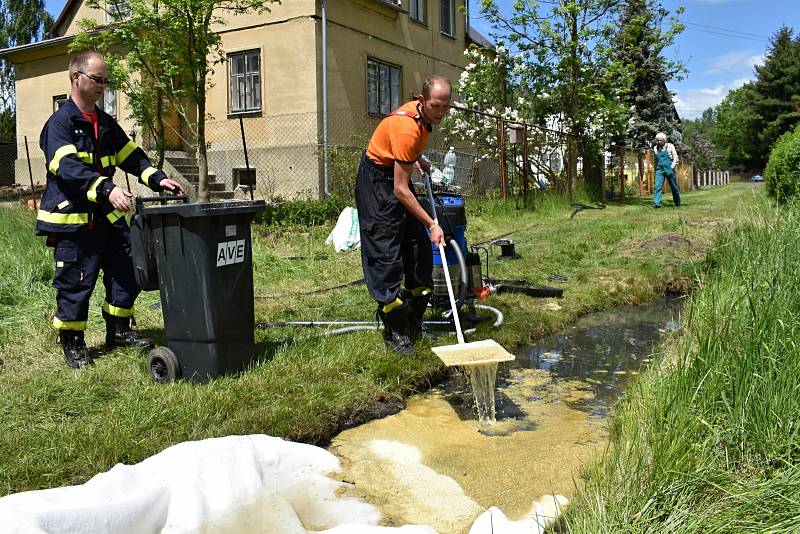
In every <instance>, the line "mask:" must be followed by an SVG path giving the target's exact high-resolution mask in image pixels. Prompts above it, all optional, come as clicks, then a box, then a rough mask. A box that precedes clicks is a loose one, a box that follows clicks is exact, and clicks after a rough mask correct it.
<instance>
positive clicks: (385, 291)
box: [356, 75, 451, 355]
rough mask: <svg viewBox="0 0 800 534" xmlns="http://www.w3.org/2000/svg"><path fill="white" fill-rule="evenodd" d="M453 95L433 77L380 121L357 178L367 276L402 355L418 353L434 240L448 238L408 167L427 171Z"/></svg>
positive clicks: (387, 336)
mask: <svg viewBox="0 0 800 534" xmlns="http://www.w3.org/2000/svg"><path fill="white" fill-rule="evenodd" d="M450 93H451V88H450V82H449V81H448V80H447V78H445V77H443V76H438V75H431V76H428V78H427V79H426V80H425V83H424V84H423V86H422V94H421V95H420V96H419V98H418V99H417V100H414V101H412V102H408V103H406V104H404V105H403V106H401V107H400V108H399V109H397V110H395V111H394V112H392V113H391V114H390V115H389V116H387V117H386V118H384V119H383V120H382V121H381V122H380V124H378V127H377V128H376V129H375V132H373V134H372V137H371V139H370V141H369V145H368V146H367V149H366V151H365V152H364V155H363V156H362V158H361V164H360V166H359V169H358V177H357V178H356V206H357V207H358V221H359V225H360V231H361V264H362V267H363V269H364V277H365V279H366V282H367V288H368V289H369V292H370V295H372V298H374V299H375V300H376V301H377V302H378V311H377V314H378V316H379V317H380V318H381V320H382V321H383V326H384V330H383V337H384V341H385V342H386V345H387V346H388V347H390V348H391V349H392V350H394V351H395V352H397V353H399V354H402V355H413V354H414V348H413V346H412V344H411V340H412V339H413V338H415V337H417V336H419V335H420V334H422V333H423V327H422V317H423V315H424V313H425V309H426V307H427V306H428V301H429V300H430V295H431V292H432V290H433V278H432V270H433V253H432V250H431V243H434V244H435V245H437V246H438V244H439V243H440V242H444V234H443V232H442V229H441V228H439V227H438V225H436V224H435V223H434V220H433V218H431V216H430V214H428V213H427V212H426V211H425V210H424V209H423V208H422V206H420V204H419V202H418V201H417V197H416V195H415V194H414V191H413V189H412V186H411V173H412V172H413V170H414V166H415V165H417V166H418V168H419V170H420V171H421V172H429V171H430V163H428V162H427V160H425V158H423V157H422V151H423V150H424V149H425V146H426V145H427V143H428V136H429V134H430V132H431V130H432V128H433V125H435V124H439V122H441V120H442V119H443V118H444V116H445V115H447V112H448V111H449V109H450ZM426 229H427V230H428V231H427V232H426ZM428 232H430V237H429V236H428ZM401 281H404V283H405V289H401V287H400V283H401Z"/></svg>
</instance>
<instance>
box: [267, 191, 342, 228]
mask: <svg viewBox="0 0 800 534" xmlns="http://www.w3.org/2000/svg"><path fill="white" fill-rule="evenodd" d="M348 205H350V206H352V205H353V201H352V200H351V199H348V198H343V197H341V196H338V195H332V196H330V197H327V198H323V199H321V200H309V199H302V200H283V199H281V198H276V199H274V200H273V201H272V202H271V203H269V204H268V205H267V209H265V210H264V211H263V212H261V213H260V214H258V215H257V216H256V222H260V223H263V224H266V225H269V226H292V225H301V226H317V225H321V224H325V223H329V222H331V221H336V219H337V218H338V217H339V213H341V211H342V210H343V209H344V208H345V207H347V206H348Z"/></svg>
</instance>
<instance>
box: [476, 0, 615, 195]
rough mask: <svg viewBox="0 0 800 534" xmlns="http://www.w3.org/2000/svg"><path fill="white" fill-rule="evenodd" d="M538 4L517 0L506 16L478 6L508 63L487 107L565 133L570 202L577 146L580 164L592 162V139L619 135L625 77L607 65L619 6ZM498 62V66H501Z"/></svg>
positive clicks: (599, 0) (582, 0)
mask: <svg viewBox="0 0 800 534" xmlns="http://www.w3.org/2000/svg"><path fill="white" fill-rule="evenodd" d="M542 4H543V5H542V6H540V4H539V2H537V1H536V0H517V1H516V2H514V4H513V6H512V12H511V13H510V14H505V13H503V12H502V11H501V10H500V8H499V7H498V5H497V2H495V1H494V0H481V13H482V15H483V16H484V17H485V18H486V19H487V20H488V22H489V23H490V24H491V25H492V27H493V29H494V33H493V34H492V36H493V37H494V38H495V39H496V40H497V41H498V42H501V43H504V44H505V45H507V46H508V54H509V56H508V61H509V63H510V64H509V67H510V68H505V69H499V70H497V72H496V76H497V77H498V81H500V82H502V84H501V85H500V86H499V87H500V88H503V90H498V89H497V87H498V86H492V88H491V89H490V90H492V91H494V94H493V95H492V97H493V98H494V99H495V100H496V101H495V102H487V103H488V104H490V105H491V106H494V107H495V109H499V110H501V111H502V112H503V113H506V108H511V109H514V110H516V111H517V113H518V116H519V117H520V118H521V119H523V120H525V121H526V122H529V121H534V122H535V123H537V124H541V125H549V126H552V125H554V123H558V124H560V125H563V127H564V128H565V129H566V131H567V132H568V133H569V135H568V136H567V143H566V144H567V155H566V159H567V165H568V166H569V173H568V176H570V178H571V180H570V182H569V183H568V188H569V191H570V193H571V194H574V183H573V180H574V179H575V177H576V176H577V162H578V153H579V146H578V142H579V140H580V141H581V144H582V145H584V146H583V147H581V150H580V152H581V153H582V154H583V155H584V157H593V156H591V155H590V154H591V153H592V152H594V153H596V152H597V150H598V148H599V140H598V139H597V137H596V136H594V135H593V134H595V133H596V132H597V131H598V130H599V129H601V128H603V127H604V129H606V130H608V129H611V130H614V129H619V128H620V127H621V124H622V123H623V119H624V108H623V107H622V106H621V104H620V103H619V101H618V95H619V83H620V81H622V80H624V77H622V76H619V75H618V74H619V72H617V69H616V67H615V65H614V64H613V63H612V61H611V45H610V42H609V39H610V37H611V35H612V26H611V22H612V18H613V17H612V15H613V13H614V10H615V8H616V7H617V5H618V4H619V0H553V1H548V2H542ZM498 56H499V57H498V63H501V62H503V61H504V60H502V59H501V58H502V55H501V54H498ZM509 89H510V90H509ZM519 99H522V100H523V101H522V102H520V100H519ZM518 107H519V108H520V109H517V108H518ZM509 113H510V110H509ZM590 145H591V146H592V148H591V149H590V148H589V146H590Z"/></svg>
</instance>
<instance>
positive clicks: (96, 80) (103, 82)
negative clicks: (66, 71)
mask: <svg viewBox="0 0 800 534" xmlns="http://www.w3.org/2000/svg"><path fill="white" fill-rule="evenodd" d="M78 74H83V75H84V76H86V77H87V78H89V79H90V80H92V81H93V82H94V83H96V84H97V85H108V82H109V80H108V78H101V77H99V76H92V75H91V74H86V73H85V72H83V71H80V70H79V71H78Z"/></svg>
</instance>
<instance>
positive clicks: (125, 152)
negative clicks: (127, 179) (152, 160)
mask: <svg viewBox="0 0 800 534" xmlns="http://www.w3.org/2000/svg"><path fill="white" fill-rule="evenodd" d="M137 148H139V145H137V144H136V143H134V142H133V141H128V144H127V145H125V146H124V147H122V150H120V151H119V152H117V163H119V164H120V165H122V162H123V161H125V159H126V158H127V157H128V156H130V155H131V152H133V151H134V150H136V149H137Z"/></svg>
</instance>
